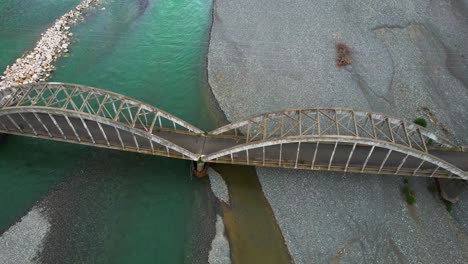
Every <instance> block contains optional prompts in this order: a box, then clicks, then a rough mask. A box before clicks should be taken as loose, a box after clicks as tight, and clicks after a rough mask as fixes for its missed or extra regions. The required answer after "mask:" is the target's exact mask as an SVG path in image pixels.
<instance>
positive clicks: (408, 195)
mask: <svg viewBox="0 0 468 264" xmlns="http://www.w3.org/2000/svg"><path fill="white" fill-rule="evenodd" d="M403 183H404V185H403V187H402V188H401V193H402V194H403V196H404V197H405V201H406V203H407V204H409V205H413V204H414V203H415V202H416V198H415V197H414V196H415V195H416V192H415V191H413V190H411V189H410V187H409V186H408V179H404V180H403Z"/></svg>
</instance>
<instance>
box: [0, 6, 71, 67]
mask: <svg viewBox="0 0 468 264" xmlns="http://www.w3.org/2000/svg"><path fill="white" fill-rule="evenodd" d="M79 2H80V1H79V0H60V1H56V0H40V1H38V0H2V1H0V69H1V72H3V70H4V69H5V67H6V66H7V65H9V64H11V63H13V62H14V61H15V60H16V58H18V57H20V56H21V55H22V54H23V53H24V52H25V51H27V50H29V49H31V48H34V46H35V44H36V41H37V40H38V39H39V36H40V34H41V32H43V31H45V30H46V29H47V28H48V26H50V24H51V23H53V21H54V20H55V19H57V18H58V17H60V16H61V15H63V14H64V13H65V12H67V11H68V10H70V9H71V8H73V7H74V6H76V5H77V4H78V3H79Z"/></svg>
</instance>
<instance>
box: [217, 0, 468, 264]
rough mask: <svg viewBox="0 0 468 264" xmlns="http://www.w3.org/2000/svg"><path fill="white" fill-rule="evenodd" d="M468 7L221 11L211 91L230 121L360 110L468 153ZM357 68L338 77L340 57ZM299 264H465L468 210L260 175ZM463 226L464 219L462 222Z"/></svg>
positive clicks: (418, 1)
mask: <svg viewBox="0 0 468 264" xmlns="http://www.w3.org/2000/svg"><path fill="white" fill-rule="evenodd" d="M465 14H466V1H465V2H464V1H442V2H440V1H436V2H434V1H426V0H415V1H409V0H401V1H396V2H392V3H388V4H382V3H381V2H378V1H372V0H365V1H358V2H352V3H351V2H349V3H348V2H343V1H335V2H333V1H332V2H330V1H318V2H314V4H311V3H310V1H294V2H285V1H255V2H252V1H247V0H238V1H226V0H217V1H216V2H215V7H214V22H213V26H212V32H211V41H210V49H209V55H208V59H209V62H208V73H209V83H210V85H211V87H212V88H213V93H214V95H215V97H216V99H217V100H218V101H219V103H220V106H221V108H222V110H223V111H224V112H225V114H226V116H227V118H228V119H229V121H236V120H241V119H243V118H246V117H248V116H251V115H253V114H258V113H263V112H268V111H273V110H278V109H283V108H289V107H321V106H322V107H351V108H356V109H369V110H373V111H377V112H385V113H388V114H392V115H395V116H400V117H403V118H406V119H409V120H412V119H414V118H415V117H418V116H426V118H427V119H429V120H432V121H434V122H433V123H431V124H430V129H432V130H434V131H437V132H438V133H440V134H442V135H444V136H446V137H448V138H450V139H451V140H453V141H455V142H456V143H458V144H466V143H467V142H468V138H467V137H466V134H467V131H468V125H467V124H468V116H467V115H466V112H467V111H468V107H467V104H466V102H467V101H468V89H467V87H466V80H465V77H463V75H464V74H461V72H466V70H467V65H468V61H467V48H468V46H467V44H466V43H468V24H467V20H466V17H465ZM338 42H344V43H346V44H348V45H349V46H350V47H351V50H352V63H351V65H349V66H347V67H344V68H337V67H336V65H335V56H336V51H335V45H336V43H338ZM257 174H258V175H259V180H260V183H261V185H262V188H263V191H264V193H265V196H266V197H267V199H268V201H269V202H270V204H271V207H272V209H273V212H274V214H275V217H276V219H277V220H278V222H279V225H280V227H281V230H282V233H283V235H284V237H285V240H286V244H287V246H288V249H289V251H290V253H291V255H292V257H293V259H294V261H295V262H296V263H316V262H318V263H325V262H333V263H339V262H361V263H366V262H368V263H375V262H394V263H407V262H408V263H464V262H466V261H467V260H468V256H467V255H466V252H468V239H467V234H466V233H465V232H466V231H465V230H464V229H463V227H464V226H465V223H466V216H464V217H461V216H460V215H466V213H463V212H466V211H467V210H466V208H467V204H468V203H467V202H468V201H466V200H464V201H461V202H459V204H457V205H456V206H455V208H454V210H455V212H456V213H455V214H453V215H452V214H450V213H448V212H447V211H446V210H445V206H444V204H443V203H442V202H441V201H440V199H439V198H437V197H434V196H433V195H432V194H431V193H430V192H429V191H428V185H429V183H430V182H429V181H428V180H426V179H411V180H410V185H411V186H412V187H411V188H414V189H415V190H416V203H415V205H414V206H409V205H407V204H406V202H405V201H404V199H403V198H402V196H401V193H400V189H401V187H402V184H403V179H402V178H400V177H388V176H376V175H355V174H342V173H326V172H304V171H294V170H277V169H266V168H258V169H257ZM453 216H455V219H454V217H453Z"/></svg>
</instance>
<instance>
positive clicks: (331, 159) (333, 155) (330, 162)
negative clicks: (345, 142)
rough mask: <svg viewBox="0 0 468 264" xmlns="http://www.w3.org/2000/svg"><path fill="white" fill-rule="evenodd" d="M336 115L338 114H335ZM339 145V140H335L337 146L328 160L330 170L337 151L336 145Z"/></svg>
mask: <svg viewBox="0 0 468 264" xmlns="http://www.w3.org/2000/svg"><path fill="white" fill-rule="evenodd" d="M335 114H336V112H335ZM335 116H336V115H335ZM337 146H338V141H336V142H335V146H334V147H333V152H332V154H331V156H330V161H329V162H328V168H327V169H328V170H330V168H331V165H332V162H333V158H334V157H335V152H336V147H337Z"/></svg>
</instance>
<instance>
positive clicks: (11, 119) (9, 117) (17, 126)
mask: <svg viewBox="0 0 468 264" xmlns="http://www.w3.org/2000/svg"><path fill="white" fill-rule="evenodd" d="M7 118H8V120H10V122H11V123H13V125H14V126H15V127H16V129H18V130H19V131H20V132H21V133H24V131H23V129H21V127H20V126H19V125H18V124H17V123H16V122H15V120H13V118H11V116H10V115H7Z"/></svg>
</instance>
